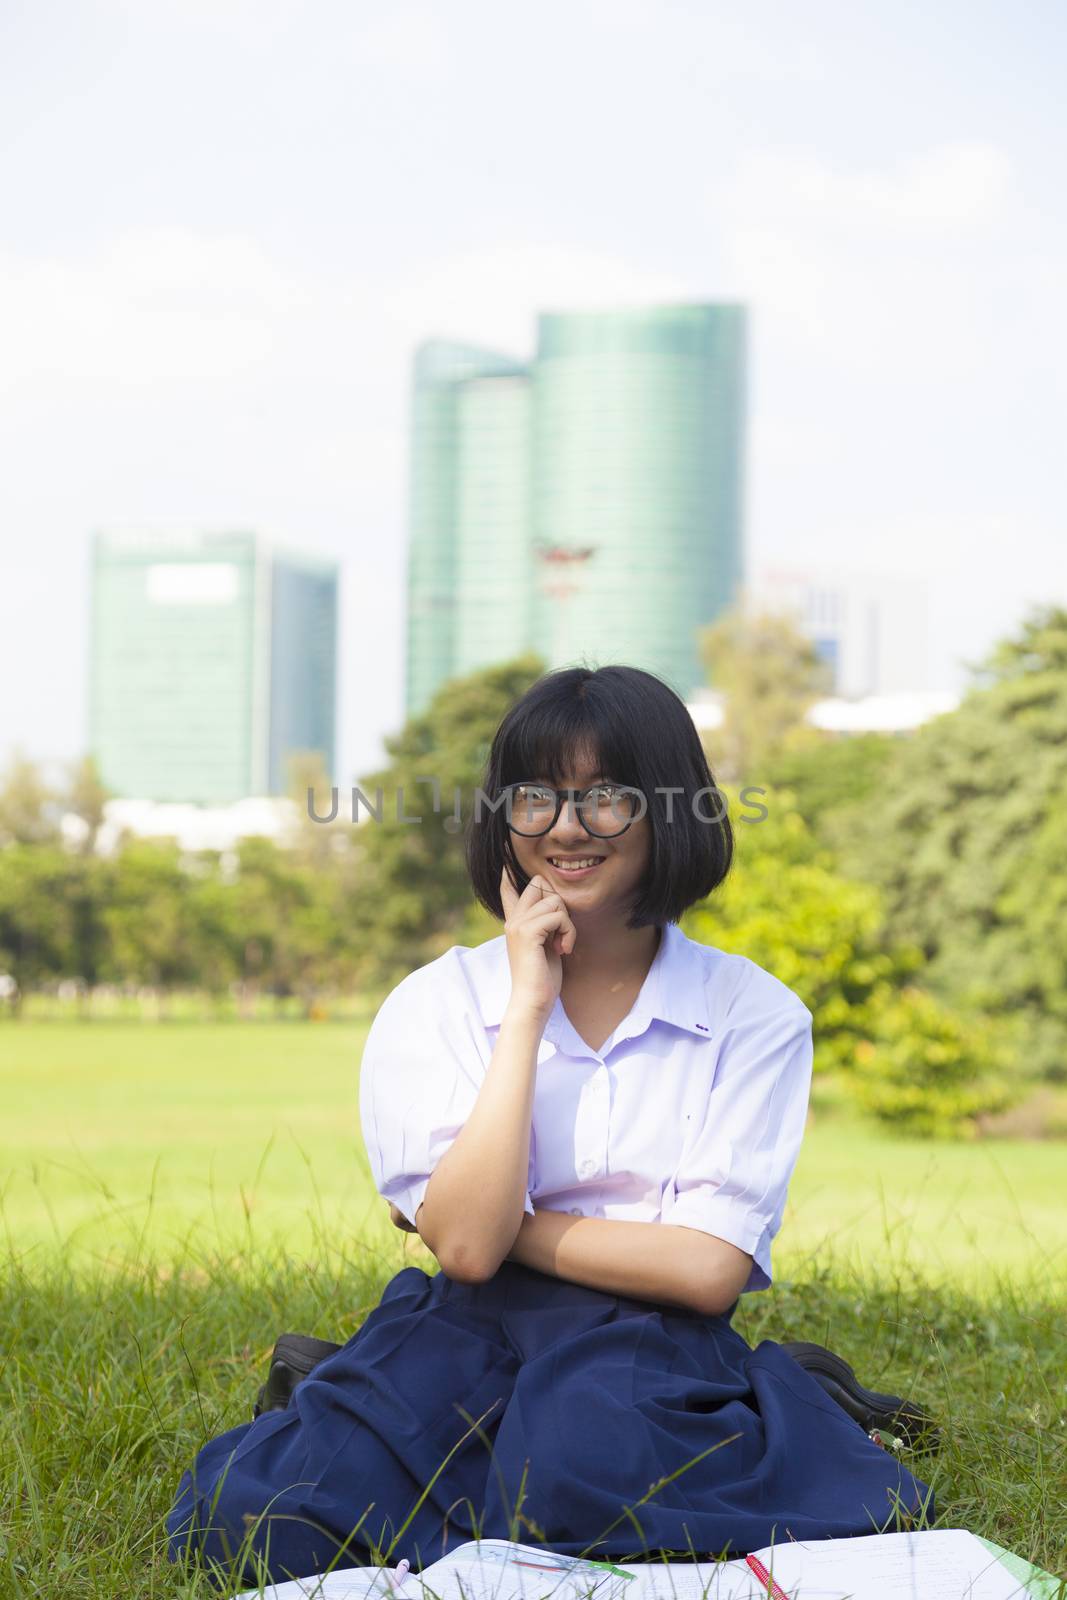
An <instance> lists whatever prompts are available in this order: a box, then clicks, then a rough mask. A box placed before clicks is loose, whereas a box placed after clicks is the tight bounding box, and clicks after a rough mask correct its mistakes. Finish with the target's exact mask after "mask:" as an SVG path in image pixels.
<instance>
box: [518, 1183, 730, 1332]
mask: <svg viewBox="0 0 1067 1600" xmlns="http://www.w3.org/2000/svg"><path fill="white" fill-rule="evenodd" d="M507 1258H508V1260H511V1261H518V1262H520V1263H521V1264H522V1265H523V1266H526V1267H533V1268H534V1269H535V1270H536V1271H538V1272H544V1273H547V1274H548V1275H549V1276H550V1277H556V1278H566V1279H568V1280H569V1281H570V1282H571V1283H580V1284H584V1285H585V1287H586V1288H589V1289H600V1290H602V1291H603V1292H604V1293H605V1294H618V1295H629V1296H632V1297H633V1298H634V1299H637V1300H651V1301H654V1302H657V1303H661V1304H664V1305H677V1306H684V1307H685V1308H686V1309H687V1310H690V1311H696V1312H697V1313H699V1315H701V1316H719V1315H721V1314H722V1313H723V1312H724V1311H726V1310H728V1309H729V1307H730V1306H732V1305H733V1303H734V1301H735V1300H736V1299H737V1297H738V1295H739V1294H740V1293H741V1290H742V1288H743V1287H744V1284H745V1282H746V1281H747V1279H748V1275H749V1270H750V1268H751V1265H752V1258H751V1256H748V1255H746V1254H745V1252H744V1251H743V1250H739V1249H738V1248H737V1246H736V1245H732V1244H729V1243H728V1242H727V1240H725V1239H719V1238H717V1237H715V1236H714V1235H713V1234H709V1233H703V1232H701V1231H700V1230H699V1229H696V1228H683V1227H677V1226H673V1225H672V1224H670V1223H662V1222H622V1221H616V1220H615V1219H609V1218H607V1217H572V1216H570V1215H569V1214H568V1213H567V1212H564V1211H552V1210H548V1209H546V1210H543V1211H537V1212H535V1214H534V1215H533V1216H532V1217H531V1216H529V1215H524V1216H523V1218H522V1221H521V1223H520V1226H519V1230H518V1234H517V1235H516V1238H515V1241H514V1243H513V1244H512V1246H511V1249H510V1250H509V1251H508V1257H507Z"/></svg>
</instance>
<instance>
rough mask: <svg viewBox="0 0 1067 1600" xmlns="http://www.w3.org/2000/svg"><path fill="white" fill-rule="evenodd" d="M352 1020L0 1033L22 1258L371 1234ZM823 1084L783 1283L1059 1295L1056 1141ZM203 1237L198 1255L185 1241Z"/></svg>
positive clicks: (1065, 1153) (1061, 1225) (1063, 1231)
mask: <svg viewBox="0 0 1067 1600" xmlns="http://www.w3.org/2000/svg"><path fill="white" fill-rule="evenodd" d="M365 1031H366V1027H365V1025H363V1026H358V1025H353V1024H333V1023H309V1024H301V1023H277V1024H271V1023H263V1024H249V1025H247V1026H242V1025H240V1024H219V1025H214V1026H212V1025H208V1024H205V1025H199V1026H198V1025H195V1024H188V1025H182V1024H172V1025H162V1026H155V1025H153V1024H150V1023H149V1024H140V1023H135V1022H129V1023H92V1024H89V1025H87V1026H78V1025H77V1024H63V1023H34V1024H32V1025H28V1026H24V1027H20V1026H13V1025H7V1026H0V1103H2V1104H3V1106H4V1108H5V1112H4V1117H3V1120H2V1123H0V1171H2V1172H4V1173H5V1174H6V1177H5V1179H4V1182H3V1188H2V1191H0V1198H2V1204H3V1219H2V1220H3V1224H4V1226H5V1227H6V1229H7V1236H8V1243H9V1248H10V1249H12V1250H13V1251H14V1252H15V1253H16V1254H18V1255H20V1256H23V1257H24V1258H25V1259H36V1258H42V1259H43V1258H44V1257H45V1256H47V1255H49V1254H56V1253H58V1254H59V1255H61V1256H62V1257H63V1258H64V1259H65V1260H81V1261H84V1262H87V1263H91V1262H93V1261H96V1260H107V1259H128V1258H129V1257H130V1256H131V1255H135V1256H137V1257H139V1258H141V1259H143V1258H145V1257H146V1256H151V1257H156V1258H161V1259H169V1258H172V1257H174V1256H175V1255H180V1254H181V1253H182V1252H183V1251H184V1250H185V1248H186V1245H187V1244H190V1245H192V1246H194V1247H196V1248H205V1249H206V1248H211V1247H213V1245H214V1244H215V1243H216V1242H218V1241H220V1240H221V1241H224V1242H226V1243H228V1244H229V1245H231V1246H232V1247H234V1248H237V1247H238V1246H239V1245H240V1243H241V1241H242V1240H243V1239H244V1237H245V1234H246V1230H247V1228H248V1227H249V1226H250V1225H251V1224H254V1226H255V1232H256V1236H257V1238H258V1239H259V1240H260V1241H261V1242H263V1243H266V1242H267V1241H268V1240H269V1239H270V1238H271V1237H272V1236H273V1237H275V1238H278V1239H279V1240H281V1241H283V1242H284V1243H285V1244H286V1245H287V1246H288V1248H289V1249H290V1250H291V1251H298V1250H306V1249H308V1248H309V1246H310V1243H311V1240H312V1237H313V1229H314V1227H315V1226H316V1225H317V1226H320V1227H322V1228H325V1229H328V1230H329V1232H330V1234H331V1236H332V1237H336V1238H338V1239H340V1240H346V1241H350V1242H351V1241H354V1240H357V1239H362V1238H366V1237H368V1231H369V1232H370V1233H371V1234H373V1235H375V1236H378V1237H380V1236H381V1235H382V1233H383V1230H385V1229H386V1227H387V1225H386V1222H385V1217H386V1208H385V1204H384V1202H383V1201H382V1200H380V1199H379V1197H378V1196H377V1195H376V1194H375V1192H374V1188H373V1185H372V1183H371V1179H370V1173H369V1170H368V1167H367V1162H366V1156H365V1154H364V1150H363V1145H362V1141H361V1138H360V1133H359V1105H358V1094H359V1059H360V1053H361V1050H362V1044H363V1039H364V1036H365ZM825 1093H826V1091H825V1090H823V1089H820V1093H819V1096H818V1098H817V1101H816V1112H815V1115H814V1118H813V1122H812V1125H811V1126H810V1127H809V1129H808V1131H807V1134H806V1136H805V1140H804V1145H803V1148H802V1151H801V1156H800V1160H799V1162H798V1165H797V1170H796V1173H795V1175H794V1178H793V1183H792V1186H791V1190H790V1198H789V1204H788V1206H787V1209H786V1215H785V1220H784V1223H783V1226H782V1231H781V1233H780V1234H779V1236H778V1240H777V1241H776V1244H775V1264H776V1269H777V1271H778V1272H779V1273H781V1272H783V1271H784V1272H787V1273H788V1274H789V1275H796V1274H797V1273H799V1272H804V1271H808V1270H810V1269H811V1267H812V1266H813V1265H816V1264H817V1263H818V1262H819V1260H820V1259H822V1257H823V1255H825V1254H826V1252H827V1251H832V1253H833V1256H834V1259H835V1260H836V1261H838V1263H841V1262H845V1263H848V1262H852V1263H854V1264H855V1265H857V1266H866V1264H868V1263H869V1262H872V1261H877V1262H878V1263H880V1264H881V1266H882V1268H883V1269H884V1270H885V1271H887V1272H891V1273H895V1272H898V1271H899V1272H904V1273H906V1272H907V1271H909V1270H911V1269H913V1268H921V1269H922V1270H923V1271H924V1272H925V1273H926V1274H927V1276H928V1277H929V1278H931V1279H932V1280H933V1281H935V1282H937V1281H940V1280H944V1281H946V1282H950V1283H951V1284H952V1285H953V1286H955V1287H964V1288H967V1289H968V1290H969V1291H971V1292H973V1293H975V1294H977V1295H981V1294H982V1293H984V1292H985V1287H986V1286H988V1285H995V1284H996V1282H997V1280H998V1277H999V1276H1000V1274H1002V1273H1004V1272H1007V1273H1010V1274H1011V1275H1012V1276H1013V1277H1015V1278H1016V1279H1018V1280H1020V1281H1022V1280H1024V1279H1026V1278H1029V1277H1032V1278H1033V1279H1034V1281H1035V1282H1036V1283H1037V1284H1038V1285H1039V1286H1040V1288H1041V1293H1042V1295H1043V1296H1045V1295H1056V1294H1061V1295H1063V1296H1064V1298H1065V1299H1067V1207H1065V1206H1064V1205H1063V1203H1062V1200H1061V1195H1062V1188H1063V1181H1062V1180H1063V1166H1064V1161H1065V1159H1067V1145H1065V1144H1064V1142H1063V1141H1057V1140H1046V1141H1024V1140H1018V1139H1012V1140H1008V1139H1003V1140H985V1141H979V1142H977V1143H969V1144H946V1143H928V1142H927V1141H924V1140H919V1139H907V1140H904V1139H899V1138H894V1137H892V1136H890V1135H887V1134H885V1133H883V1132H881V1131H880V1130H879V1129H878V1128H877V1127H876V1126H874V1125H873V1124H871V1123H869V1122H864V1121H861V1120H859V1119H858V1118H856V1117H855V1116H853V1115H851V1114H849V1113H847V1112H845V1111H843V1110H841V1109H835V1108H834V1107H833V1106H832V1105H831V1106H830V1107H829V1108H827V1109H825V1110H824V1109H823V1108H822V1102H823V1097H824V1095H825ZM198 1241H199V1243H198Z"/></svg>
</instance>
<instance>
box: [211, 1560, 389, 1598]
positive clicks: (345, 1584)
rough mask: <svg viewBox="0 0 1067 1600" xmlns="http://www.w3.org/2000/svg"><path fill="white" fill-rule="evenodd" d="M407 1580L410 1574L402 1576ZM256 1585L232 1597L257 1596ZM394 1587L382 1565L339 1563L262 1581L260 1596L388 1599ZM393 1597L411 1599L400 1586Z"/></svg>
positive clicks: (258, 1593)
mask: <svg viewBox="0 0 1067 1600" xmlns="http://www.w3.org/2000/svg"><path fill="white" fill-rule="evenodd" d="M405 1582H410V1575H409V1577H408V1578H406V1579H405ZM260 1593H261V1591H260V1590H259V1589H246V1590H244V1591H243V1593H241V1594H239V1595H235V1596H234V1600H260ZM396 1594H397V1591H396V1589H395V1587H394V1585H393V1584H392V1583H390V1581H389V1579H388V1577H387V1576H386V1569H385V1568H384V1567H343V1568H340V1569H338V1570H336V1571H334V1572H327V1573H323V1574H321V1575H319V1576H316V1577H312V1578H289V1579H288V1580H287V1581H286V1582H285V1583H266V1584H264V1585H263V1589H262V1596H263V1600H388V1597H389V1596H390V1595H396ZM397 1600H415V1597H414V1596H413V1595H412V1594H411V1593H410V1591H408V1590H406V1589H405V1588H403V1586H401V1590H400V1593H399V1595H398V1596H397Z"/></svg>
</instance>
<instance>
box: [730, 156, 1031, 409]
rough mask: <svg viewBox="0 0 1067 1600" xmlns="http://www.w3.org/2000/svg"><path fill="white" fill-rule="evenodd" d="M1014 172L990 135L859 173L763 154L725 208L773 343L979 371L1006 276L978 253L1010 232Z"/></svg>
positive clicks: (950, 372)
mask: <svg viewBox="0 0 1067 1600" xmlns="http://www.w3.org/2000/svg"><path fill="white" fill-rule="evenodd" d="M1010 178H1011V168H1010V164H1009V162H1008V159H1007V157H1006V155H1005V154H1004V152H1003V151H1001V150H1000V149H999V148H997V147H996V146H995V145H990V144H984V143H980V142H963V141H959V142H954V143H948V144H943V145H939V146H937V147H935V148H932V149H930V150H928V151H926V152H924V153H922V154H920V155H918V156H916V157H915V158H914V159H913V160H911V161H910V162H908V163H906V164H902V165H897V164H894V165H890V166H887V167H885V168H868V169H866V170H859V171H853V170H848V169H845V168H843V167H839V166H834V165H831V164H828V163H826V162H823V161H821V160H818V159H816V158H813V157H808V156H803V155H800V154H798V153H797V152H795V151H789V150H786V151H764V152H761V153H759V154H757V155H754V156H753V157H751V158H750V159H749V160H748V161H746V162H744V163H743V164H742V165H741V167H740V168H739V169H738V171H737V172H736V174H735V175H734V177H733V179H732V180H731V181H730V182H729V183H727V184H725V185H724V186H723V187H722V188H721V189H720V190H719V191H718V193H717V195H716V197H715V204H716V209H717V215H718V217H719V220H720V225H721V228H722V233H723V238H724V244H725V254H726V259H727V261H728V263H729V271H730V275H731V278H732V281H733V282H734V283H735V284H736V285H737V289H738V292H739V293H741V294H742V295H743V296H744V298H746V299H748V300H750V301H751V303H752V305H753V308H754V311H755V316H756V322H757V326H758V329H759V337H760V339H761V340H762V341H763V342H764V344H765V346H766V347H767V348H771V347H774V348H777V349H778V350H780V351H781V352H783V353H791V354H792V355H793V356H794V357H802V358H804V359H807V360H810V361H814V362H818V363H819V365H820V366H822V367H824V368H828V369H836V370H837V371H839V372H844V373H849V374H857V373H861V372H866V373H874V372H877V373H879V374H880V375H881V376H882V377H883V378H885V379H886V380H891V379H893V378H899V377H906V376H907V374H908V373H909V372H916V371H918V370H922V372H923V373H924V377H925V379H926V380H927V381H933V383H934V384H935V385H936V384H937V383H939V382H941V381H942V380H943V379H946V378H951V379H952V380H954V381H955V380H958V379H960V378H961V377H965V376H968V375H974V374H977V372H978V371H979V370H980V368H981V364H982V360H983V354H984V351H985V349H986V348H987V346H986V340H985V338H984V337H983V335H984V331H985V329H987V328H988V325H989V320H990V314H989V307H988V304H987V299H988V296H989V293H990V289H991V283H992V282H993V281H995V280H994V279H993V278H992V277H991V273H990V270H989V266H990V263H989V262H988V261H984V262H983V271H982V272H980V273H979V272H975V270H974V252H975V250H976V249H984V248H985V242H986V241H985V236H986V235H990V236H992V237H994V238H997V239H999V237H1000V233H999V232H997V224H1000V223H1001V222H1002V220H1003V216H1004V213H1005V211H1006V208H1007V205H1008V202H1009V199H1010ZM983 230H984V233H983ZM1000 231H1001V232H1002V231H1003V230H1000ZM976 236H979V237H980V238H981V242H979V238H978V237H976ZM993 271H994V273H995V271H996V266H995V265H994V268H993Z"/></svg>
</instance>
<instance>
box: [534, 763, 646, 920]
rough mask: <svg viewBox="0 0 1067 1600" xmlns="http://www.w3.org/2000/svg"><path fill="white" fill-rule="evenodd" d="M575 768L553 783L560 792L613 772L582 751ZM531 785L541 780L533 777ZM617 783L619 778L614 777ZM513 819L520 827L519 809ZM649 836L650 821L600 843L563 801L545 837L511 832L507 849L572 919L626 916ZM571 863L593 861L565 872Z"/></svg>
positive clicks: (603, 778) (605, 778)
mask: <svg viewBox="0 0 1067 1600" xmlns="http://www.w3.org/2000/svg"><path fill="white" fill-rule="evenodd" d="M575 759H576V761H577V762H578V765H577V766H576V767H575V768H574V769H573V770H572V771H571V772H570V773H569V774H568V775H567V776H566V777H564V778H562V779H561V780H560V782H559V784H558V785H557V787H559V788H563V789H565V788H573V789H587V788H589V787H590V785H591V784H594V783H597V782H601V781H603V782H609V781H611V780H612V777H613V774H612V773H610V772H602V771H600V769H599V768H598V766H597V762H596V757H595V756H594V755H592V754H591V753H590V752H588V751H587V752H583V753H581V754H579V755H578V756H577V757H576V758H575ZM530 781H531V782H535V781H547V780H540V779H539V778H538V775H537V774H531V779H530ZM615 781H616V782H619V781H621V780H619V779H615ZM514 816H515V820H516V821H518V822H519V824H520V826H521V825H522V816H521V808H520V807H519V806H516V808H515V812H514ZM651 843H652V833H651V824H650V823H649V820H648V817H647V816H643V817H641V818H639V819H638V820H636V821H633V822H631V823H630V826H629V827H628V828H627V829H626V831H625V833H620V834H616V835H615V837H614V838H610V839H601V838H599V837H597V836H595V835H593V834H591V833H587V832H586V830H585V828H583V826H582V824H581V822H580V821H579V820H578V817H577V816H576V815H575V811H574V807H573V805H572V803H571V801H570V800H569V799H565V800H564V803H563V805H562V807H561V808H560V813H559V816H558V817H557V818H556V821H555V824H554V825H553V827H551V828H550V829H549V831H548V832H547V833H543V834H540V835H538V836H537V837H534V838H531V837H530V836H528V835H524V834H520V833H512V835H511V845H512V849H513V850H514V851H515V855H516V857H517V859H518V862H519V865H520V866H521V867H522V869H523V871H524V872H525V873H526V875H527V877H528V878H532V877H534V876H535V875H537V874H538V873H539V874H540V875H541V876H542V877H543V878H545V879H546V880H547V881H548V882H549V883H550V884H551V885H552V887H553V889H554V890H555V891H556V893H557V894H559V895H561V896H562V898H563V902H564V904H565V905H566V907H567V910H568V911H569V912H570V913H571V915H572V916H584V915H588V914H592V915H596V916H600V915H602V914H606V915H608V916H611V917H614V916H620V915H625V913H626V912H628V911H629V908H630V906H631V905H632V904H633V902H634V900H635V899H636V897H637V892H638V890H639V888H640V886H641V882H642V880H643V878H644V876H645V872H646V870H647V867H648V860H649V853H650V850H651ZM568 858H569V859H570V860H571V861H595V862H596V865H595V866H593V867H592V868H591V869H589V870H587V871H577V872H575V871H568V870H567V867H566V865H565V862H566V861H567V859H568Z"/></svg>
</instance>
